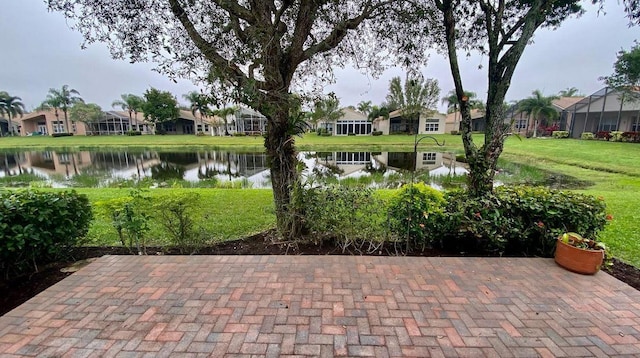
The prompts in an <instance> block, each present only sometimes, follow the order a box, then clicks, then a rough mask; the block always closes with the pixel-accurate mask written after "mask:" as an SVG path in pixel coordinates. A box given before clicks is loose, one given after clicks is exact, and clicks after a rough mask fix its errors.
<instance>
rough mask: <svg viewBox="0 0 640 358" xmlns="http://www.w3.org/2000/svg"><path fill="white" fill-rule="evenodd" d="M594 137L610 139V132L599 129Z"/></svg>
mask: <svg viewBox="0 0 640 358" xmlns="http://www.w3.org/2000/svg"><path fill="white" fill-rule="evenodd" d="M595 137H596V138H597V139H604V140H609V139H611V132H608V131H599V132H597V133H596V135H595Z"/></svg>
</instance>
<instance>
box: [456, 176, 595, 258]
mask: <svg viewBox="0 0 640 358" xmlns="http://www.w3.org/2000/svg"><path fill="white" fill-rule="evenodd" d="M446 199H447V200H448V206H447V213H448V214H449V215H448V223H447V225H448V226H449V227H448V232H450V233H454V235H453V236H454V240H451V241H449V242H445V246H446V245H447V244H449V245H450V247H449V248H453V249H457V250H464V251H474V252H493V253H499V254H507V255H522V254H524V255H539V256H546V257H549V256H551V255H552V254H553V250H554V248H555V240H556V238H557V237H558V236H559V235H560V234H561V233H563V232H577V233H581V234H582V235H583V236H584V237H585V238H589V239H593V238H595V237H596V235H597V233H598V232H599V231H601V230H602V229H604V226H605V224H606V222H607V221H606V218H607V214H606V206H605V204H604V202H603V201H602V200H600V199H596V198H595V197H593V196H590V195H584V194H578V193H572V192H564V191H559V190H552V189H546V188H540V187H535V188H534V187H525V186H516V187H507V186H502V187H499V188H496V190H495V192H494V194H493V195H490V196H488V197H485V198H472V197H469V196H468V195H467V194H466V193H460V192H457V193H452V194H450V195H449V196H448V197H447V198H446Z"/></svg>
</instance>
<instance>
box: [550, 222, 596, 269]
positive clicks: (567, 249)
mask: <svg viewBox="0 0 640 358" xmlns="http://www.w3.org/2000/svg"><path fill="white" fill-rule="evenodd" d="M604 253H605V245H604V244H603V243H601V242H598V241H596V240H591V239H585V238H583V237H582V236H580V235H578V234H576V233H574V232H569V233H564V234H563V235H561V236H560V237H558V242H557V245H556V254H555V260H556V263H558V265H560V266H562V267H564V268H566V269H567V270H569V271H573V272H577V273H581V274H586V275H593V274H595V273H596V272H598V271H599V270H600V267H601V266H602V262H603V261H604Z"/></svg>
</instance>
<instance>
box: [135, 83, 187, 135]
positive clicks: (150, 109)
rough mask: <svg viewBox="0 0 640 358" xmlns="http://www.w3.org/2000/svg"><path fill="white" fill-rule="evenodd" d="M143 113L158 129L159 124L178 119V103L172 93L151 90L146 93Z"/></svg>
mask: <svg viewBox="0 0 640 358" xmlns="http://www.w3.org/2000/svg"><path fill="white" fill-rule="evenodd" d="M142 112H143V113H144V119H146V120H147V121H149V122H151V123H153V125H154V129H156V127H157V125H158V124H160V123H164V122H166V121H170V120H173V119H176V118H178V114H179V110H178V101H177V100H176V98H175V97H174V96H173V95H172V94H171V92H167V91H160V90H158V89H156V88H150V89H148V90H146V91H145V92H144V104H143V105H142Z"/></svg>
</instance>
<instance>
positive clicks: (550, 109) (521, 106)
mask: <svg viewBox="0 0 640 358" xmlns="http://www.w3.org/2000/svg"><path fill="white" fill-rule="evenodd" d="M555 99H558V96H545V95H543V94H542V92H541V91H540V90H535V91H533V92H532V93H531V97H528V98H525V99H523V100H521V101H520V102H518V110H520V111H521V112H524V113H526V114H527V115H529V117H530V118H531V119H533V120H534V122H535V124H534V128H533V136H534V137H537V136H538V126H539V123H540V121H542V122H543V123H546V121H547V120H555V119H556V118H558V111H557V110H556V108H555V107H554V105H553V101H554V100H555Z"/></svg>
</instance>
